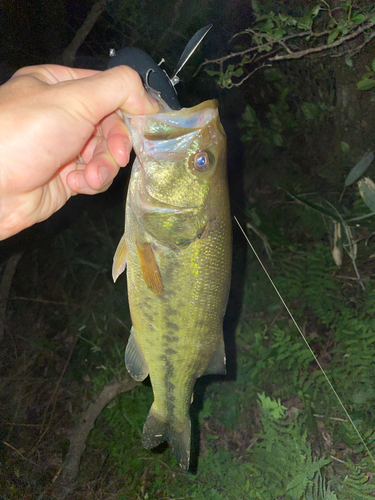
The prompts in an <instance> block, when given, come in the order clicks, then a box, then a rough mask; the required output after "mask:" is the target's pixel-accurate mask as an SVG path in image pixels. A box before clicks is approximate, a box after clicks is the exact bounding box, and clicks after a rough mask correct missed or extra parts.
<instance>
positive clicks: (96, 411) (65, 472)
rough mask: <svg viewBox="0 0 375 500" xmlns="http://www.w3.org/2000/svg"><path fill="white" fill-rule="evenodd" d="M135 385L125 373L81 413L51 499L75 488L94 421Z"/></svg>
mask: <svg viewBox="0 0 375 500" xmlns="http://www.w3.org/2000/svg"><path fill="white" fill-rule="evenodd" d="M137 385H141V384H140V383H139V382H136V381H135V380H133V379H132V378H131V377H130V375H128V374H127V373H126V375H125V377H124V378H123V379H122V380H117V379H113V380H111V381H110V382H108V384H107V385H106V386H105V387H104V389H103V390H102V391H101V392H100V394H99V395H98V397H97V398H95V399H93V400H92V401H91V403H90V404H89V406H88V407H87V410H86V411H85V412H84V413H83V415H82V417H81V420H80V422H79V423H78V424H77V425H76V427H75V429H73V431H72V434H71V436H70V447H69V451H68V453H67V455H66V458H65V462H64V464H63V466H62V468H61V469H60V470H59V471H58V473H57V474H56V476H55V477H54V479H53V481H52V482H53V483H55V485H54V491H53V498H55V499H56V500H64V499H65V498H67V497H68V495H70V494H71V493H72V492H73V491H74V489H75V488H76V484H75V483H74V480H75V477H76V475H77V473H78V467H79V462H80V460H81V457H82V454H83V452H84V451H85V448H86V439H87V436H88V435H89V433H90V431H91V430H92V428H93V427H94V424H95V420H96V419H97V417H98V416H99V415H100V413H101V412H102V410H103V409H104V407H105V406H107V404H108V403H110V402H111V401H112V399H114V398H115V397H117V396H118V395H119V394H121V393H123V392H127V391H130V390H132V389H133V388H134V387H135V386H137Z"/></svg>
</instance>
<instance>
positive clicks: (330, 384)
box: [233, 215, 375, 465]
mask: <svg viewBox="0 0 375 500" xmlns="http://www.w3.org/2000/svg"><path fill="white" fill-rule="evenodd" d="M233 217H234V220H235V221H236V222H237V224H238V227H239V228H240V229H241V232H242V234H243V235H244V237H245V239H246V241H247V243H248V244H249V246H250V248H251V250H252V251H253V252H254V255H255V257H256V258H257V260H258V262H259V264H260V265H261V267H262V269H263V271H264V272H265V274H266V276H267V278H268V279H269V281H270V283H271V285H272V286H273V288H274V290H275V292H276V293H277V296H278V297H279V299H280V300H281V303H282V304H283V306H284V307H285V309H286V310H287V312H288V314H289V316H290V318H291V320H292V321H293V323H294V326H295V327H296V328H297V330H298V332H299V334H300V335H301V337H302V338H303V341H304V342H305V344H306V346H307V348H308V349H309V351H310V353H311V354H312V356H313V358H314V360H315V362H316V364H317V365H318V366H319V368H320V370H321V371H322V373H323V375H324V378H325V379H326V381H327V383H328V385H329V387H330V388H331V390H332V392H333V394H334V395H335V396H336V398H337V401H338V402H339V403H340V406H341V408H342V410H343V412H344V413H345V416H346V417H347V419H348V420H349V422H350V423H351V424H352V426H353V429H354V430H355V432H356V433H357V435H358V437H359V439H360V440H361V443H362V444H363V446H364V447H365V450H366V451H367V453H368V455H369V457H370V458H371V460H372V461H373V462H374V465H375V458H374V456H373V454H372V453H371V451H370V449H369V447H368V446H367V444H366V443H365V440H364V439H363V437H362V435H361V433H360V432H359V430H358V428H357V426H356V425H355V423H354V422H353V419H352V418H351V416H350V415H349V412H348V410H347V409H346V408H345V406H344V403H343V402H342V401H341V398H340V396H339V395H338V394H337V392H336V390H335V388H334V387H333V385H332V382H331V381H330V380H329V378H328V376H327V374H326V372H325V371H324V368H323V367H322V365H321V364H320V362H319V360H318V358H317V357H316V356H315V353H314V351H313V350H312V349H311V347H310V344H309V343H308V342H307V340H306V337H305V335H304V334H303V332H302V330H301V328H300V327H299V326H298V323H297V321H296V320H295V319H294V316H293V314H292V313H291V312H290V309H289V307H288V306H287V305H286V303H285V300H284V299H283V298H282V296H281V295H280V292H279V290H278V289H277V287H276V285H275V284H274V282H273V281H272V278H271V276H270V275H269V273H268V271H267V269H266V268H265V266H264V265H263V262H262V261H261V259H260V257H259V255H258V254H257V252H256V250H255V248H254V247H253V245H252V244H251V242H250V240H249V238H248V236H247V234H246V233H245V231H244V230H243V229H242V226H241V224H240V223H239V222H238V219H237V217H236V216H235V215H234V216H233Z"/></svg>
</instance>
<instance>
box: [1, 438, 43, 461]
mask: <svg viewBox="0 0 375 500" xmlns="http://www.w3.org/2000/svg"><path fill="white" fill-rule="evenodd" d="M2 443H3V444H5V446H8V448H10V449H11V450H13V451H14V452H15V453H16V455H18V456H19V457H20V458H22V460H25V461H26V460H27V458H26V457H25V455H24V454H23V453H21V452H20V451H19V450H17V448H15V447H14V446H13V445H12V444H10V443H7V442H6V441H2ZM29 462H30V463H31V464H33V465H38V464H37V463H35V462H33V461H32V460H29Z"/></svg>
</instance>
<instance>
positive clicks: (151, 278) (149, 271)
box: [137, 243, 163, 297]
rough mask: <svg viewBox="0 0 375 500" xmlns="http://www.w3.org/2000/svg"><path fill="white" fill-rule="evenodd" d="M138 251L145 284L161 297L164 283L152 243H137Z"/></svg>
mask: <svg viewBox="0 0 375 500" xmlns="http://www.w3.org/2000/svg"><path fill="white" fill-rule="evenodd" d="M137 250H138V257H139V263H140V265H141V272H142V276H143V279H144V282H145V283H146V285H147V286H148V288H149V289H150V290H151V291H152V292H153V293H154V294H155V295H156V296H157V297H161V296H162V295H163V281H162V279H161V274H160V270H159V266H158V263H157V262H156V259H155V255H154V251H153V250H152V247H151V245H150V243H137Z"/></svg>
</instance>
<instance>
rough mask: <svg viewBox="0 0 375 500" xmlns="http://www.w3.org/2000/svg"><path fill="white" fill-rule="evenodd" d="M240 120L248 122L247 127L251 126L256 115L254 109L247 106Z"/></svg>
mask: <svg viewBox="0 0 375 500" xmlns="http://www.w3.org/2000/svg"><path fill="white" fill-rule="evenodd" d="M241 118H242V119H243V120H244V121H245V122H248V123H247V125H253V124H254V123H255V121H256V119H257V115H256V113H255V111H254V109H253V108H252V107H251V106H250V105H249V104H248V105H247V106H246V108H245V113H243V115H242V116H241Z"/></svg>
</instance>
